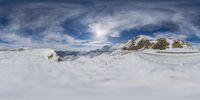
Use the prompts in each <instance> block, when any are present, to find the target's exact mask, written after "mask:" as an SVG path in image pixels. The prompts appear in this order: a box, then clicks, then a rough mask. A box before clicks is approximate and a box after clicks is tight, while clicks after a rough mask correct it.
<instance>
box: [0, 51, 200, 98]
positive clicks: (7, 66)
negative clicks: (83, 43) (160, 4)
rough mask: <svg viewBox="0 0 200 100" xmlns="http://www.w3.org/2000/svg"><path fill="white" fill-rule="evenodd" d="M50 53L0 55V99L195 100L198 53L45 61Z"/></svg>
mask: <svg viewBox="0 0 200 100" xmlns="http://www.w3.org/2000/svg"><path fill="white" fill-rule="evenodd" d="M52 54H53V57H55V59H57V58H56V57H57V55H56V54H55V51H54V50H52V49H27V50H24V51H23V50H22V51H0V100H77V99H78V100H199V99H200V54H199V53H193V54H183V55H180V54H179V55H156V54H149V53H142V52H122V51H115V52H111V53H103V54H101V55H98V56H92V57H91V56H89V55H88V56H87V55H84V56H77V57H76V59H71V57H69V58H67V59H66V60H65V61H62V62H57V61H55V60H51V59H50V60H49V59H48V56H49V55H52Z"/></svg>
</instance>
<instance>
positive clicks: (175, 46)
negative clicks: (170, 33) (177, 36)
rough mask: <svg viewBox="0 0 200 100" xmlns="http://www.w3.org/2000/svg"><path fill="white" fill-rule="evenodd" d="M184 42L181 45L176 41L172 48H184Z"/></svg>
mask: <svg viewBox="0 0 200 100" xmlns="http://www.w3.org/2000/svg"><path fill="white" fill-rule="evenodd" d="M182 45H184V42H183V43H182V44H181V43H180V42H179V41H176V40H174V43H173V44H172V48H183V46H182Z"/></svg>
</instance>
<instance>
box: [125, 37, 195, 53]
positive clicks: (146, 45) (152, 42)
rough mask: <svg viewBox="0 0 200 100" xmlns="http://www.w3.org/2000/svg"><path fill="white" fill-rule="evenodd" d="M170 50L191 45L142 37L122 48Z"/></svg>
mask: <svg viewBox="0 0 200 100" xmlns="http://www.w3.org/2000/svg"><path fill="white" fill-rule="evenodd" d="M172 48H185V49H189V48H192V45H191V44H190V43H188V42H185V41H181V40H178V39H172V38H158V39H155V38H149V37H144V36H138V37H136V38H134V39H131V40H129V41H128V42H126V45H125V46H124V47H123V48H122V49H123V50H144V49H154V50H166V49H172Z"/></svg>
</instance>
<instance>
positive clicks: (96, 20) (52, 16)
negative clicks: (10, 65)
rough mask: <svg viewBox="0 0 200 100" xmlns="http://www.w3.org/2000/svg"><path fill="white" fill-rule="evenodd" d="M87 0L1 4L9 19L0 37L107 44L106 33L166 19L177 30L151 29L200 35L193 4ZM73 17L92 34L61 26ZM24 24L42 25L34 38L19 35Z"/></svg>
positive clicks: (24, 42) (1, 11) (34, 27)
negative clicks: (81, 0)
mask: <svg viewBox="0 0 200 100" xmlns="http://www.w3.org/2000/svg"><path fill="white" fill-rule="evenodd" d="M91 2H93V3H94V4H93V5H91V6H84V5H81V4H78V3H77V4H75V3H73V4H71V3H23V4H17V5H15V4H13V5H9V6H5V7H2V8H0V15H4V14H5V13H6V16H8V18H9V20H10V22H9V25H8V26H6V27H5V28H4V29H0V35H1V38H3V39H5V40H7V41H15V43H18V44H21V45H38V46H41V45H45V46H51V45H52V44H53V45H66V46H67V45H68V46H69V45H83V46H84V45H85V46H86V45H88V46H90V45H91V46H102V45H107V44H110V42H109V40H108V36H109V37H118V36H120V34H121V32H122V31H125V30H129V29H133V28H136V29H137V28H141V27H143V26H146V25H159V24H162V22H168V21H169V22H172V23H174V24H176V25H178V27H179V30H177V31H176V33H169V32H168V33H155V36H166V35H168V36H174V37H180V38H182V39H186V38H187V36H188V35H190V34H195V35H197V36H199V37H200V33H199V27H198V26H195V25H194V24H193V22H192V21H191V19H193V16H192V15H195V14H197V13H195V12H197V11H198V10H199V9H195V7H193V8H192V9H186V8H185V7H182V6H179V5H177V4H178V3H177V2H159V1H157V2H153V3H149V2H139V1H135V2H131V1H130V2H128V3H127V2H121V1H108V2H101V1H91ZM183 2H184V1H183ZM183 2H182V3H183ZM191 10H192V11H191ZM6 11H9V12H6ZM188 14H192V15H191V16H190V15H188ZM77 16H78V17H77ZM188 16H189V17H188ZM73 18H75V20H76V23H77V25H84V26H85V27H87V28H88V29H86V30H87V31H88V32H91V33H92V36H91V37H92V38H90V39H87V40H80V39H77V38H75V37H72V36H70V35H69V34H68V33H67V32H65V29H64V28H63V27H62V24H63V22H64V21H66V20H71V19H73ZM195 18H196V17H195ZM25 28H28V29H31V30H38V29H39V28H44V31H43V32H39V33H36V34H35V35H37V34H38V35H39V36H41V37H38V38H40V39H39V40H38V41H37V40H35V39H33V37H32V36H31V35H30V36H26V37H25V36H21V34H20V31H21V30H22V29H25ZM177 33H178V34H177ZM27 34H28V33H27ZM35 35H33V36H35ZM97 41H98V43H97ZM99 41H100V42H99ZM38 42H39V43H38ZM65 43H66V44H65Z"/></svg>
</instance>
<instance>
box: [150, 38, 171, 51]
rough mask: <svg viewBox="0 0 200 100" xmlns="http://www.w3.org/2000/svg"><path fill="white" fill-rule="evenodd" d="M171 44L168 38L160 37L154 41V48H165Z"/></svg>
mask: <svg viewBox="0 0 200 100" xmlns="http://www.w3.org/2000/svg"><path fill="white" fill-rule="evenodd" d="M168 46H169V43H168V42H167V40H166V39H164V38H160V39H157V40H156V42H155V43H152V47H151V48H152V49H159V50H165V49H167V48H168Z"/></svg>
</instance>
